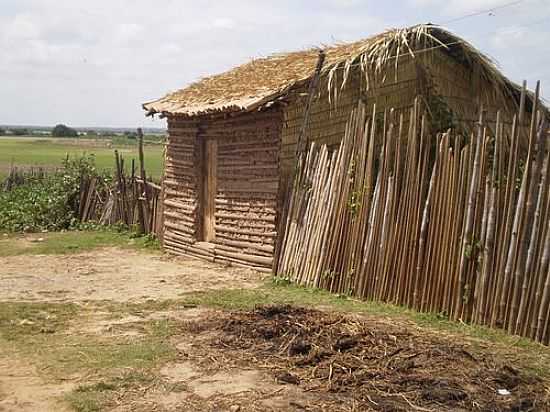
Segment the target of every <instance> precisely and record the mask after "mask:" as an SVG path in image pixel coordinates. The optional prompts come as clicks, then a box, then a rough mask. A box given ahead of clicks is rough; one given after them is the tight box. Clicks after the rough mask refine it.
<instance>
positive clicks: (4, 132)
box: [0, 127, 6, 136]
mask: <svg viewBox="0 0 550 412" xmlns="http://www.w3.org/2000/svg"><path fill="white" fill-rule="evenodd" d="M5 134H6V131H5V130H4V129H2V128H1V127H0V136H4V135H5Z"/></svg>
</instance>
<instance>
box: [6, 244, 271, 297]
mask: <svg viewBox="0 0 550 412" xmlns="http://www.w3.org/2000/svg"><path fill="white" fill-rule="evenodd" d="M19 241H20V242H27V240H19ZM0 267H1V268H2V269H1V270H0V283H1V284H2V288H0V301H41V302H82V301H102V300H109V301H114V302H126V301H143V300H147V299H155V300H169V299H175V298H177V297H179V296H181V295H182V294H183V293H187V292H194V291H203V290H208V289H222V288H226V287H231V288H253V287H256V286H257V285H258V282H259V280H260V279H261V278H262V276H261V275H259V274H258V273H257V272H254V271H252V270H247V269H240V268H232V267H223V266H220V265H215V264H209V263H208V262H203V261H199V260H194V259H190V258H189V259H185V258H172V257H167V256H163V255H157V254H148V253H142V252H139V251H133V250H124V249H119V248H104V249H97V250H93V251H90V252H86V253H78V254H71V255H21V256H8V257H2V258H0Z"/></svg>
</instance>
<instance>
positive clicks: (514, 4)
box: [440, 0, 526, 24]
mask: <svg viewBox="0 0 550 412" xmlns="http://www.w3.org/2000/svg"><path fill="white" fill-rule="evenodd" d="M525 1H526V0H518V1H512V2H510V3H505V4H501V5H500V6H495V7H491V8H489V9H485V10H480V11H476V12H474V13H470V14H466V15H464V16H460V17H455V18H453V19H450V20H447V21H444V22H441V23H440V24H449V23H454V22H457V21H460V20H465V19H467V18H470V17H476V16H481V15H482V14H487V13H490V12H492V11H495V10H500V9H504V8H507V7H512V6H516V5H518V4H520V3H523V2H525Z"/></svg>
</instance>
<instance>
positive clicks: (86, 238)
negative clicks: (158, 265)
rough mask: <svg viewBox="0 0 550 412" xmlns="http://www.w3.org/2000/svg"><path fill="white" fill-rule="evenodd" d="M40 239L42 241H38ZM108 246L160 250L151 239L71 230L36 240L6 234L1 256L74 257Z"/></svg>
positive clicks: (126, 234) (124, 234) (121, 234)
mask: <svg viewBox="0 0 550 412" xmlns="http://www.w3.org/2000/svg"><path fill="white" fill-rule="evenodd" d="M29 239H33V240H35V241H30V240H29ZM38 239H42V240H41V241H37V240H38ZM108 246H116V247H130V248H138V249H142V248H147V249H148V250H150V251H154V250H158V243H157V242H156V241H153V240H151V238H150V237H147V236H142V237H134V235H132V234H131V233H129V232H117V231H112V230H97V231H95V230H92V231H68V232H51V233H42V234H35V235H34V236H33V237H32V238H28V237H26V236H21V235H4V236H2V237H0V257H1V256H17V255H60V254H70V253H79V252H84V251H87V250H92V249H96V248H100V247H108Z"/></svg>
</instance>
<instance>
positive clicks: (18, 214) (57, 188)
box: [0, 157, 97, 232]
mask: <svg viewBox="0 0 550 412" xmlns="http://www.w3.org/2000/svg"><path fill="white" fill-rule="evenodd" d="M96 174H97V172H96V170H95V166H94V159H93V157H81V158H77V159H72V160H69V159H67V160H65V162H64V164H63V170H62V171H61V172H58V173H55V174H52V175H48V176H45V177H30V178H29V179H28V180H27V181H26V183H25V184H23V185H21V186H18V187H15V188H13V189H12V190H10V191H6V192H0V230H4V231H8V232H38V231H45V230H62V229H68V228H69V227H70V226H71V225H72V224H74V223H75V222H76V219H75V212H76V210H77V208H78V201H79V188H80V178H81V176H82V175H96Z"/></svg>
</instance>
